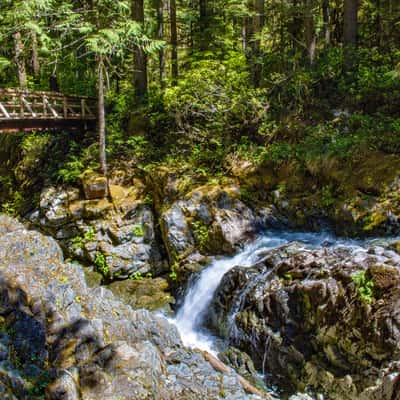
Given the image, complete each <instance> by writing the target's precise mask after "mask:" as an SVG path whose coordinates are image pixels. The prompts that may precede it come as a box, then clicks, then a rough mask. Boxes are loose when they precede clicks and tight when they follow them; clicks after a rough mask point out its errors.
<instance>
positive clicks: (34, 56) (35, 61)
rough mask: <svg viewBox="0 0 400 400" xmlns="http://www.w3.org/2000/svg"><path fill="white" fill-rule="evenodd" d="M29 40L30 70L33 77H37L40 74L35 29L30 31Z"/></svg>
mask: <svg viewBox="0 0 400 400" xmlns="http://www.w3.org/2000/svg"><path fill="white" fill-rule="evenodd" d="M31 40H32V71H33V75H34V76H35V77H38V76H39V74H40V64H39V52H38V42H37V35H36V32H35V31H32V32H31Z"/></svg>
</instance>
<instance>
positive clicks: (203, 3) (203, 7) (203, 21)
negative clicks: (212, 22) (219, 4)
mask: <svg viewBox="0 0 400 400" xmlns="http://www.w3.org/2000/svg"><path fill="white" fill-rule="evenodd" d="M199 11H200V16H199V47H200V50H207V48H208V44H209V37H208V36H209V35H208V33H209V32H208V22H209V21H208V4H207V0H199Z"/></svg>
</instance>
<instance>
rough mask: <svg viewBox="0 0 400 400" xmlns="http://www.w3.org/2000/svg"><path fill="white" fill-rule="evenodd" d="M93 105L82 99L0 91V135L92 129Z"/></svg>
mask: <svg viewBox="0 0 400 400" xmlns="http://www.w3.org/2000/svg"><path fill="white" fill-rule="evenodd" d="M96 104H97V102H96V100H95V99H93V98H90V97H84V96H66V95H63V94H61V93H56V92H31V91H27V90H17V89H0V133H1V132H3V133H10V132H19V131H36V130H46V131H48V130H63V129H66V130H79V129H92V128H94V127H95V125H96V119H97V117H96V114H97V106H96Z"/></svg>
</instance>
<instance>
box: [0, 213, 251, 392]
mask: <svg viewBox="0 0 400 400" xmlns="http://www.w3.org/2000/svg"><path fill="white" fill-rule="evenodd" d="M0 231H1V232H2V235H1V237H0V259H1V266H0V267H1V269H0V371H1V373H0V394H1V396H2V398H4V399H22V400H25V399H26V400H28V399H29V400H33V399H41V398H44V396H46V398H47V399H49V400H53V399H54V400H56V399H57V400H59V399H68V400H78V399H82V400H89V399H94V398H98V399H102V400H115V399H121V400H122V399H124V400H128V399H129V400H139V399H143V400H145V399H148V400H150V399H159V400H161V399H162V400H168V399H171V400H172V399H175V400H180V399H182V400H183V399H185V400H189V399H193V400H195V399H196V400H197V399H209V400H211V399H212V400H217V399H222V398H229V399H237V400H239V399H246V398H249V399H250V398H253V399H255V398H256V397H254V396H253V397H251V396H246V395H245V393H244V392H243V390H242V388H241V386H240V384H239V382H238V379H237V376H236V375H235V373H233V372H231V373H227V374H221V373H218V372H216V371H215V370H214V369H213V368H212V367H211V366H210V365H209V364H208V363H207V362H206V361H205V360H204V358H203V356H202V355H201V354H200V353H198V352H194V351H191V350H188V349H185V348H184V347H183V346H182V342H181V340H180V337H179V334H178V332H177V330H176V328H175V327H174V326H173V325H171V324H170V323H169V322H168V321H167V319H166V318H164V317H162V316H159V315H155V314H152V313H151V312H149V311H144V310H138V311H134V310H132V308H131V307H130V306H128V305H126V304H124V303H122V302H121V301H119V300H117V299H116V298H115V297H114V295H113V294H112V293H111V292H110V291H109V290H107V289H105V288H102V287H98V288H89V287H88V286H87V285H86V283H85V277H84V273H83V270H82V268H81V267H80V266H79V265H72V264H68V263H64V262H63V259H62V252H61V250H60V248H59V246H58V245H57V243H56V242H55V241H54V240H53V239H50V238H48V237H44V236H43V235H41V234H39V233H36V232H32V231H27V230H25V229H24V228H23V226H22V225H20V224H18V223H17V222H16V221H14V220H11V219H9V218H8V217H3V216H0Z"/></svg>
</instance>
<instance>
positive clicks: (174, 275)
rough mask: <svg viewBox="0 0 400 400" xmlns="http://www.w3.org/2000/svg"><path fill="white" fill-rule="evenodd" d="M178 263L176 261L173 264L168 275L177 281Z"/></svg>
mask: <svg viewBox="0 0 400 400" xmlns="http://www.w3.org/2000/svg"><path fill="white" fill-rule="evenodd" d="M177 269H178V263H174V264H172V265H171V268H170V271H169V274H168V277H169V279H171V281H177V280H178V272H177Z"/></svg>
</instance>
